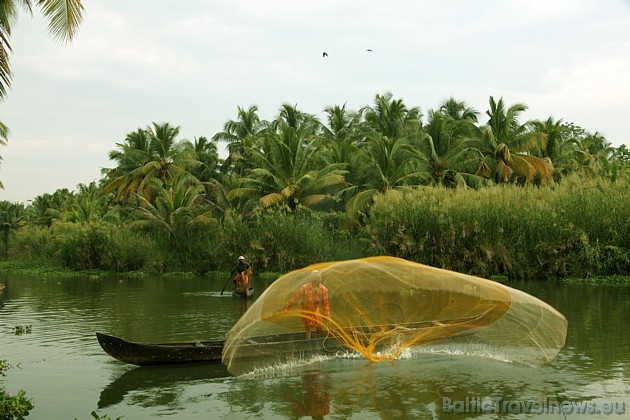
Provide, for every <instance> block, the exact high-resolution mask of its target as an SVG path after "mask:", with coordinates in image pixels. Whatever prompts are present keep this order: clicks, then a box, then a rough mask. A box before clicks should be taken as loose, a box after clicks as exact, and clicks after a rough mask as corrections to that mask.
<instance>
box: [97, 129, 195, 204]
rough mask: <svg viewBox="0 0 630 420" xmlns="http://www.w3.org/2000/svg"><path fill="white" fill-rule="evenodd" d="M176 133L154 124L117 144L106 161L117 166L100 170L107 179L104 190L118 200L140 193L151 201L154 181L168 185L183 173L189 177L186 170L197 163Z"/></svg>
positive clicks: (175, 130) (190, 150)
mask: <svg viewBox="0 0 630 420" xmlns="http://www.w3.org/2000/svg"><path fill="white" fill-rule="evenodd" d="M179 130H180V128H179V127H174V126H172V125H170V124H169V123H163V124H157V123H153V125H152V126H149V127H147V128H146V129H144V130H143V129H138V130H136V131H134V132H132V133H129V134H128V135H127V137H126V138H125V141H124V142H123V143H116V146H117V150H113V151H111V152H110V154H109V158H110V160H115V161H117V162H118V165H117V166H116V167H115V168H112V169H107V168H106V169H104V170H103V172H104V173H105V175H106V176H107V178H108V179H109V180H110V181H109V183H108V184H107V186H106V191H107V192H115V193H116V199H119V200H126V199H129V198H130V197H133V196H135V194H140V195H142V196H144V197H145V198H146V199H148V200H149V201H150V200H151V199H152V197H153V194H154V193H155V190H154V185H155V184H154V183H153V180H155V179H159V180H161V181H162V182H163V183H165V184H170V183H172V182H173V181H174V180H175V179H176V178H178V177H179V176H180V175H182V174H188V175H189V176H190V174H189V172H188V170H189V169H190V168H193V167H194V166H196V165H198V164H199V162H198V161H197V160H196V159H195V153H194V151H193V150H192V149H191V148H190V147H187V146H186V145H185V144H183V143H181V142H177V140H176V138H177V136H178V135H179Z"/></svg>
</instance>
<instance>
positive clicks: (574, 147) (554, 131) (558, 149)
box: [530, 117, 580, 180]
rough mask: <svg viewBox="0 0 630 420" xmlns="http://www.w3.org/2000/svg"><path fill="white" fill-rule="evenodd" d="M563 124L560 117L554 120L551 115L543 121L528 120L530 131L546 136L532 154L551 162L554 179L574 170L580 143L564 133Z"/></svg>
mask: <svg viewBox="0 0 630 420" xmlns="http://www.w3.org/2000/svg"><path fill="white" fill-rule="evenodd" d="M564 125H565V124H564V123H563V121H562V119H560V120H557V121H555V120H554V119H553V117H549V118H547V119H546V120H545V121H540V120H534V121H531V122H530V126H531V128H532V131H534V132H538V133H541V134H543V135H544V136H546V139H545V142H544V143H543V147H541V148H540V150H539V151H535V152H534V153H533V154H534V155H535V156H537V157H539V158H542V159H549V160H550V161H551V162H552V163H553V168H554V171H553V177H554V179H555V180H558V179H559V178H561V177H563V176H566V175H567V174H568V173H569V172H571V171H572V170H574V168H575V167H576V157H577V153H578V152H577V151H578V146H579V144H580V143H579V141H578V140H577V139H576V138H574V137H569V136H566V135H565V131H564V129H563V127H564Z"/></svg>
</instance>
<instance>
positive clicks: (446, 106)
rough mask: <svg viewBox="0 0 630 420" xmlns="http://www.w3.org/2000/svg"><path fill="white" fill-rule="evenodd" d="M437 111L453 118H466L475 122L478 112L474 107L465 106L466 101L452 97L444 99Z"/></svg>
mask: <svg viewBox="0 0 630 420" xmlns="http://www.w3.org/2000/svg"><path fill="white" fill-rule="evenodd" d="M439 111H440V112H441V113H442V114H444V115H447V116H449V117H451V118H453V119H454V120H466V121H470V122H472V123H475V124H476V123H477V122H478V119H477V117H478V116H479V112H478V111H477V110H476V109H475V108H473V107H469V106H467V105H466V102H464V101H458V100H456V99H455V98H453V97H451V98H448V99H447V100H446V101H444V103H443V104H442V105H441V106H440V109H439Z"/></svg>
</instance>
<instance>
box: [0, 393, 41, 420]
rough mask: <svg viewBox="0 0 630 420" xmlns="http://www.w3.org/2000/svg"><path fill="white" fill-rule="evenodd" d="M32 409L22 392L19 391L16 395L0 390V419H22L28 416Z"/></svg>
mask: <svg viewBox="0 0 630 420" xmlns="http://www.w3.org/2000/svg"><path fill="white" fill-rule="evenodd" d="M32 409H33V403H32V402H31V399H30V398H27V397H26V392H25V391H24V390H22V389H21V390H19V391H18V393H17V394H16V395H11V394H10V393H8V392H6V391H4V390H2V389H0V419H3V420H4V419H7V420H11V419H22V418H24V417H26V416H28V413H29V412H30V411H31V410H32Z"/></svg>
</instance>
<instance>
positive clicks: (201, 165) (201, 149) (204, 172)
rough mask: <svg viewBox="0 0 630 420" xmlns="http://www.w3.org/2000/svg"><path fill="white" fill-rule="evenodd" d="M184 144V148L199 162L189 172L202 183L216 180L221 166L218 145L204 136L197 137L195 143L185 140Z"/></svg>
mask: <svg viewBox="0 0 630 420" xmlns="http://www.w3.org/2000/svg"><path fill="white" fill-rule="evenodd" d="M182 143H183V145H184V147H186V148H188V149H190V152H191V155H192V158H193V159H194V160H196V161H197V162H198V163H196V164H192V165H191V167H190V168H189V170H188V171H189V172H190V173H191V174H192V175H193V176H194V177H195V178H197V179H198V180H199V181H201V182H207V181H210V180H211V179H214V178H216V176H217V167H218V165H219V153H218V152H217V145H216V143H212V142H210V141H209V140H208V139H207V138H206V137H203V136H201V137H199V138H197V137H195V138H194V140H193V141H190V140H184V141H183V142H182Z"/></svg>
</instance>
